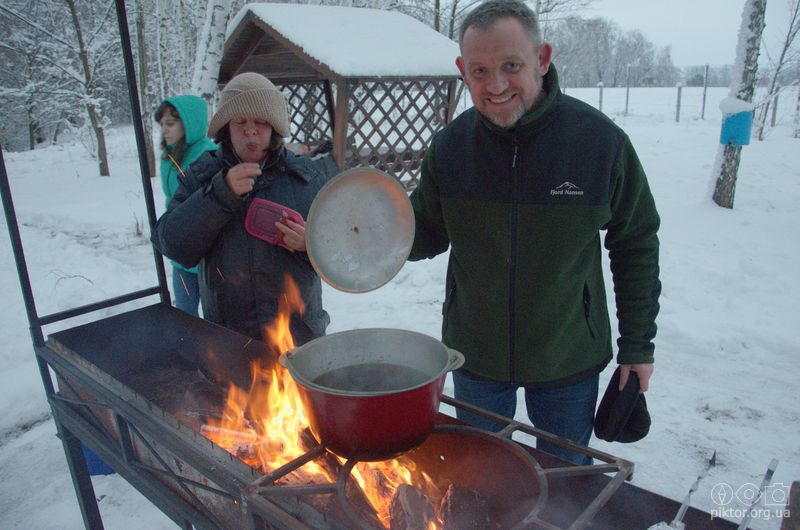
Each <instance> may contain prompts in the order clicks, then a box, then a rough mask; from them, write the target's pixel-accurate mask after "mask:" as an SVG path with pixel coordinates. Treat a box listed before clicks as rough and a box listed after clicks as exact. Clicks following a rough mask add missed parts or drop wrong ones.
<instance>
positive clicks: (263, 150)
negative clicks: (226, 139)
mask: <svg viewBox="0 0 800 530" xmlns="http://www.w3.org/2000/svg"><path fill="white" fill-rule="evenodd" d="M230 130H231V144H233V150H234V151H236V155H237V156H238V157H239V160H241V161H242V162H255V163H259V162H261V161H262V160H263V159H264V157H265V156H266V155H267V150H268V148H269V142H270V140H271V139H272V125H270V124H269V122H267V121H266V120H263V119H261V118H254V117H252V116H237V117H236V118H234V119H232V120H231V121H230Z"/></svg>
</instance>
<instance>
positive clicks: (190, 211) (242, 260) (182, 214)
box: [152, 147, 330, 344]
mask: <svg viewBox="0 0 800 530" xmlns="http://www.w3.org/2000/svg"><path fill="white" fill-rule="evenodd" d="M237 163H238V161H237V160H236V158H235V157H234V156H233V155H232V154H231V153H225V152H224V151H223V150H220V151H216V152H212V153H206V154H204V155H203V156H201V157H200V158H199V159H198V160H197V161H196V162H195V163H193V164H192V165H191V166H190V167H189V171H188V172H187V173H186V177H182V178H181V182H180V186H179V188H178V190H177V191H176V192H175V195H174V197H173V198H172V200H171V201H170V203H169V205H168V206H167V211H166V212H165V213H164V215H162V216H161V218H160V219H159V220H158V224H157V225H156V230H155V233H154V234H153V236H152V241H153V244H154V245H155V247H156V248H157V249H158V250H159V251H160V252H161V253H162V254H164V255H165V256H167V257H169V258H171V259H173V260H175V261H177V262H178V263H180V264H182V265H184V266H187V267H192V266H194V265H197V264H198V263H199V272H200V299H201V301H202V305H203V316H204V317H205V318H206V319H208V320H211V321H212V322H216V323H217V324H221V325H223V326H225V327H227V328H230V329H233V330H236V331H238V332H240V333H243V334H245V335H248V336H250V337H253V338H256V339H264V338H265V337H264V335H263V334H264V329H265V326H266V325H268V324H269V323H271V322H272V321H273V320H274V318H275V316H276V315H277V311H278V301H279V298H280V296H281V295H282V294H283V293H284V292H285V290H286V287H285V279H284V275H287V274H288V275H289V276H291V278H292V279H293V280H294V282H295V283H296V284H297V286H298V288H299V289H300V294H301V296H302V298H303V301H304V303H305V306H306V307H305V312H304V313H303V314H302V315H297V314H294V315H292V320H291V330H292V336H293V337H294V339H295V341H296V342H297V343H298V344H303V343H305V342H307V341H309V340H311V339H313V338H316V337H319V336H321V335H324V334H325V328H326V327H327V325H328V323H329V322H330V318H329V317H328V314H327V313H326V312H325V311H324V310H323V308H322V286H321V284H320V279H319V276H317V274H316V272H315V271H314V269H313V268H312V266H311V263H310V262H309V260H308V256H307V255H306V254H305V253H302V252H290V251H289V250H286V249H285V248H283V247H279V246H275V245H272V244H269V243H267V242H265V241H263V240H261V239H258V238H256V237H253V236H251V235H250V234H248V233H247V231H246V230H245V227H244V221H245V216H246V214H247V208H248V206H249V205H250V203H251V201H252V198H253V197H259V198H262V199H267V200H270V201H273V202H276V203H279V204H282V205H285V206H287V207H288V208H291V209H293V210H295V211H297V212H299V213H300V215H302V216H303V218H304V219H305V218H306V217H307V216H308V210H309V208H310V207H311V203H312V201H313V200H314V197H315V196H316V194H317V192H318V191H319V189H320V188H321V187H322V185H323V184H325V181H326V180H327V178H328V177H327V176H326V175H325V174H323V173H322V172H321V171H320V170H319V169H318V167H317V166H315V164H314V162H313V161H312V160H311V159H310V158H308V157H303V156H297V155H294V154H293V153H291V152H289V151H287V150H286V149H285V148H283V147H282V148H281V149H280V151H279V152H278V153H277V155H276V156H275V157H274V158H273V159H272V161H271V162H270V163H268V164H267V167H265V168H264V170H263V172H262V174H261V175H260V176H259V177H258V179H257V180H256V183H255V187H254V188H253V191H252V192H251V193H249V194H247V195H245V196H244V197H238V196H236V195H235V194H233V192H231V190H230V189H229V188H228V185H227V184H226V183H225V175H226V174H227V171H228V169H229V168H231V167H233V166H234V165H236V164H237Z"/></svg>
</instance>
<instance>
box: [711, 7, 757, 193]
mask: <svg viewBox="0 0 800 530" xmlns="http://www.w3.org/2000/svg"><path fill="white" fill-rule="evenodd" d="M766 10H767V0H746V2H745V4H744V10H743V11H742V25H741V27H740V28H739V42H738V44H737V47H736V50H737V51H736V62H735V63H734V75H733V83H732V84H731V88H730V93H729V97H731V98H736V99H738V100H740V101H743V102H747V103H751V102H752V101H753V92H754V91H755V87H756V74H757V73H758V52H759V48H760V47H761V34H762V33H763V31H764V13H765V12H766ZM741 154H742V147H741V146H736V145H731V144H726V145H721V146H720V148H719V151H718V153H717V162H716V163H715V164H714V169H715V174H717V179H716V185H715V187H714V194H713V199H714V202H715V203H717V204H718V205H719V206H722V207H723V208H733V198H734V194H735V192H736V176H737V173H738V172H739V160H740V158H741Z"/></svg>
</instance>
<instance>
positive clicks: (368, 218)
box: [305, 167, 414, 293]
mask: <svg viewBox="0 0 800 530" xmlns="http://www.w3.org/2000/svg"><path fill="white" fill-rule="evenodd" d="M305 229H306V249H307V251H308V257H309V258H310V260H311V264H312V265H313V267H314V270H316V271H317V274H319V276H320V277H321V278H322V279H323V280H325V281H326V282H327V283H328V284H330V285H331V286H332V287H334V288H336V289H339V290H340V291H345V292H349V293H364V292H367V291H372V290H375V289H377V288H378V287H381V286H382V285H385V284H386V283H387V282H389V281H390V280H391V279H392V278H394V277H395V275H396V274H397V273H398V272H399V271H400V269H401V268H402V267H403V264H404V263H405V262H406V260H407V259H408V255H409V254H410V252H411V245H412V244H413V242H414V211H413V210H412V208H411V201H409V200H408V195H407V194H406V190H405V189H404V188H403V186H402V185H401V184H400V183H399V182H397V180H396V179H394V178H393V177H391V176H390V175H387V174H386V173H384V172H383V171H380V170H377V169H374V168H366V167H360V168H353V169H350V170H347V171H344V172H342V173H340V174H338V175H336V176H335V177H334V178H333V179H331V180H330V181H329V182H328V183H327V184H325V186H323V187H322V189H321V190H320V191H319V193H318V194H317V196H316V198H315V199H314V202H313V203H312V204H311V209H310V210H309V212H308V219H306V226H305Z"/></svg>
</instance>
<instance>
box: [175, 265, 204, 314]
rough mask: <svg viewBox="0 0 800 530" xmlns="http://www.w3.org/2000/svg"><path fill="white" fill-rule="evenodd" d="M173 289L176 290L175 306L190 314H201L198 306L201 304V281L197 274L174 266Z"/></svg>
mask: <svg viewBox="0 0 800 530" xmlns="http://www.w3.org/2000/svg"><path fill="white" fill-rule="evenodd" d="M181 279H183V281H181ZM172 290H173V291H174V292H175V307H177V308H178V309H180V310H181V311H185V312H187V313H189V314H190V315H194V316H199V312H198V310H197V308H198V306H199V305H200V283H199V281H198V280H197V274H195V273H193V272H189V271H185V270H183V269H179V268H178V267H175V266H173V267H172Z"/></svg>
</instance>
